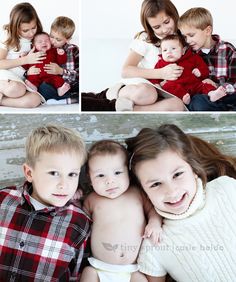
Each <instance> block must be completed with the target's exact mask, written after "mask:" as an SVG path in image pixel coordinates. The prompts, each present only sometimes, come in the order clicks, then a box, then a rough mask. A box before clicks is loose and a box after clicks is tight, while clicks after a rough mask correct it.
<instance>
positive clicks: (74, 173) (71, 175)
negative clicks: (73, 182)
mask: <svg viewBox="0 0 236 282" xmlns="http://www.w3.org/2000/svg"><path fill="white" fill-rule="evenodd" d="M69 176H70V177H78V176H79V174H78V173H76V172H71V173H69Z"/></svg>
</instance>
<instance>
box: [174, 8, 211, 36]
mask: <svg viewBox="0 0 236 282" xmlns="http://www.w3.org/2000/svg"><path fill="white" fill-rule="evenodd" d="M185 25H187V26H191V27H195V28H197V29H201V30H204V29H205V28H207V27H208V26H211V27H213V18H212V15H211V13H210V12H209V11H208V10H207V9H205V8H202V7H197V8H191V9H189V10H187V11H186V12H185V13H184V14H183V15H182V16H181V17H180V18H179V21H178V27H179V28H181V26H185Z"/></svg>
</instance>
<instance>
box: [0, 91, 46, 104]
mask: <svg viewBox="0 0 236 282" xmlns="http://www.w3.org/2000/svg"><path fill="white" fill-rule="evenodd" d="M40 103H41V97H40V96H39V95H38V94H36V93H33V92H29V91H26V93H25V94H24V95H23V96H21V97H19V98H10V97H5V96H4V97H3V98H2V102H1V106H6V107H14V108H36V107H38V106H39V105H40Z"/></svg>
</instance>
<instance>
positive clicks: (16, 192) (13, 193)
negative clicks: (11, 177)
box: [0, 184, 24, 198]
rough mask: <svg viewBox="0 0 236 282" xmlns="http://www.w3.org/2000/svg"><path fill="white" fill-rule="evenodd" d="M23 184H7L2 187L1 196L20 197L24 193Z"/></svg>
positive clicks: (0, 189)
mask: <svg viewBox="0 0 236 282" xmlns="http://www.w3.org/2000/svg"><path fill="white" fill-rule="evenodd" d="M23 186H24V184H21V185H18V186H17V185H12V186H6V187H3V188H0V195H1V198H3V197H7V196H9V197H20V196H21V195H22V193H23Z"/></svg>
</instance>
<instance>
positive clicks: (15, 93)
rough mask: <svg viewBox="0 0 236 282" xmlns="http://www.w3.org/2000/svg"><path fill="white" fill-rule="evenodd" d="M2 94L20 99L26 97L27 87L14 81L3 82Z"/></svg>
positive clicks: (0, 90)
mask: <svg viewBox="0 0 236 282" xmlns="http://www.w3.org/2000/svg"><path fill="white" fill-rule="evenodd" d="M0 92H1V93H2V94H3V95H4V96H6V97H9V98H19V97H21V96H23V95H25V92H26V86H25V85H24V84H23V83H21V82H18V81H14V80H1V81H0Z"/></svg>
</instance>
